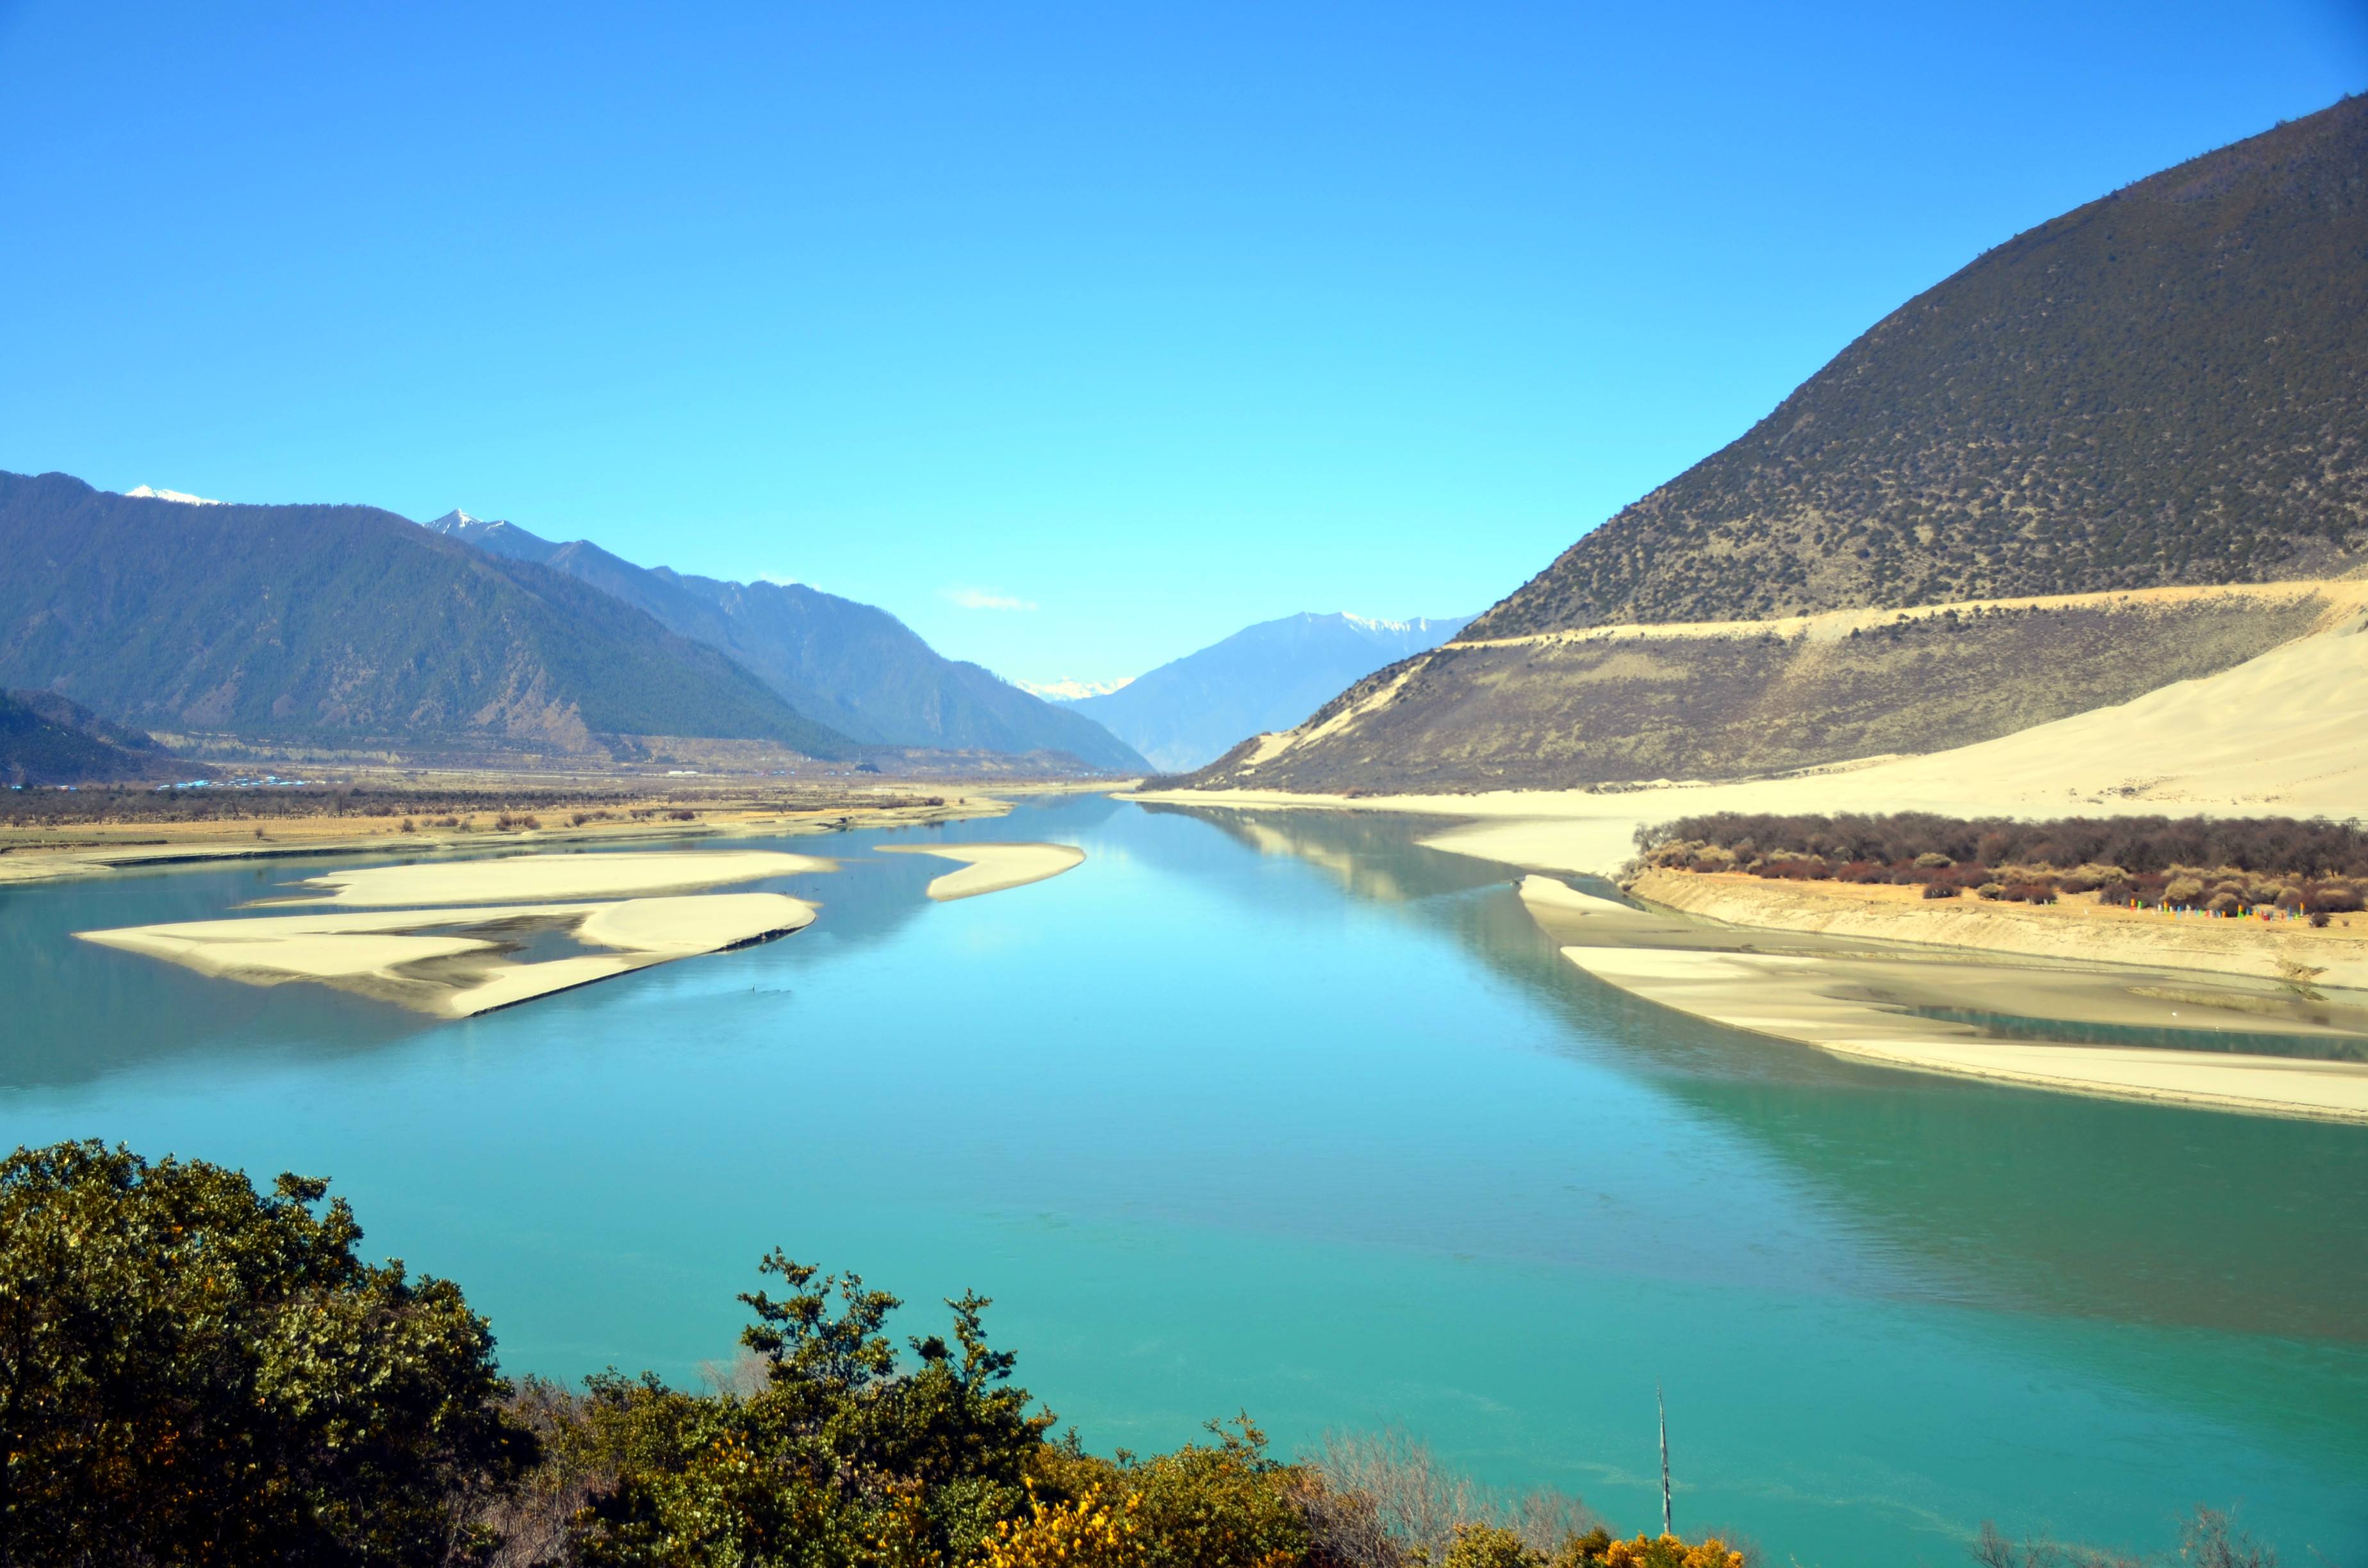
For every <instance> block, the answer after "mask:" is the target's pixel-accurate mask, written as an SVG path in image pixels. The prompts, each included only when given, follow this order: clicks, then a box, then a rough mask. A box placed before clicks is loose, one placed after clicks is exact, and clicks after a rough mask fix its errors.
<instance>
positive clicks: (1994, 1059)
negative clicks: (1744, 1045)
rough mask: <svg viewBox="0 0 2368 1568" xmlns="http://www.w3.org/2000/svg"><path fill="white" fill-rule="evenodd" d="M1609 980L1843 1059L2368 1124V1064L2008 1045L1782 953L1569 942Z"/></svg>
mask: <svg viewBox="0 0 2368 1568" xmlns="http://www.w3.org/2000/svg"><path fill="white" fill-rule="evenodd" d="M1563 956H1564V957H1565V958H1567V959H1568V960H1570V961H1571V962H1572V963H1574V964H1577V966H1578V967H1579V968H1581V969H1583V970H1585V971H1587V972H1588V973H1589V974H1592V975H1594V976H1595V977H1596V978H1597V979H1599V980H1602V981H1604V982H1606V983H1609V984H1612V985H1616V986H1618V987H1620V989H1622V990H1623V991H1626V992H1629V993H1631V994H1634V995H1637V996H1642V997H1644V998H1645V1000H1647V1001H1651V1002H1656V1003H1659V1004H1660V1005H1662V1006H1668V1007H1674V1008H1677V1009H1679V1011H1681V1012H1686V1013H1691V1014H1692V1015H1694V1016H1695V1017H1702V1018H1707V1019H1709V1020H1711V1021H1713V1022H1714V1023H1720V1024H1725V1025H1726V1026H1727V1027H1729V1028H1739V1029H1749V1030H1752V1031H1754V1032H1756V1033H1759V1034H1765V1035H1772V1036H1774V1037H1776V1038H1777V1039H1780V1040H1796V1041H1799V1042H1800V1043H1802V1044H1804V1045H1813V1046H1816V1047H1817V1048H1818V1049H1819V1050H1822V1051H1832V1052H1834V1053H1835V1054H1837V1055H1840V1056H1852V1057H1858V1058H1861V1059H1863V1060H1866V1061H1871V1062H1884V1063H1888V1064H1890V1065H1893V1066H1898V1067H1909V1068H1915V1069H1917V1070H1919V1071H1923V1072H1933V1073H1949V1074H1958V1075H1961V1076H1967V1077H1976V1078H1988V1079H1994V1080H1997V1081H1999V1082H2003V1083H2011V1084H2021V1085H2029V1086H2032V1087H2035V1088H2045V1089H2054V1090H2059V1091H2068V1092H2072V1093H2078V1094H2090V1095H2103V1096H2111V1097H2114V1098H2122V1099H2143V1100H2158V1101H2168V1102H2175V1103H2179V1104H2184V1105H2192V1106H2200V1107H2206V1108H2213V1109H2220V1110H2238V1111H2246V1112H2250V1113H2253V1114H2256V1115H2267V1116H2287V1117H2304V1118H2310V1119H2322V1120H2337V1121H2368V1064H2363V1063H2362V1062H2348V1061H2329V1060H2323V1059H2312V1058H2306V1057H2285V1056H2254V1055H2238V1054H2234V1053H2222V1052H2217V1051H2175V1050H2174V1051H2164V1050H2148V1049H2142V1048H2131V1047H2120V1046H2095V1045H2070V1044H2058V1043H2053V1042H2048V1041H2044V1040H2001V1039H1997V1038H1993V1037H1990V1036H1987V1035H1986V1034H1985V1033H1984V1032H1983V1031H1981V1030H1979V1029H1977V1028H1975V1027H1974V1026H1972V1025H1970V1024H1966V1023H1962V1022H1952V1021H1950V1020H1947V1019H1942V1018H1933V1017H1919V1016H1917V1015H1915V1014H1913V1013H1908V1012H1906V1011H1902V1010H1894V1009H1891V1008H1886V1007H1884V1006H1876V1005H1870V1003H1869V1002H1868V1001H1867V1000H1866V999H1864V998H1863V997H1862V996H1861V995H1857V994H1853V992H1854V990H1855V987H1854V986H1853V985H1852V984H1851V983H1850V979H1851V977H1850V976H1847V975H1844V974H1841V973H1839V972H1837V970H1836V966H1835V965H1834V964H1833V963H1832V962H1830V961H1829V960H1823V959H1818V958H1814V957H1803V956H1797V955H1791V954H1779V953H1742V952H1714V951H1713V952H1705V951H1684V950H1679V949H1622V948H1577V947H1573V948H1565V949H1563Z"/></svg>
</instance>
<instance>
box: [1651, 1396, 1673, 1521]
mask: <svg viewBox="0 0 2368 1568" xmlns="http://www.w3.org/2000/svg"><path fill="white" fill-rule="evenodd" d="M1653 1408H1654V1409H1656V1410H1657V1411H1659V1412H1660V1413H1661V1533H1662V1534H1663V1535H1675V1534H1677V1533H1678V1532H1677V1531H1676V1530H1675V1529H1674V1528H1671V1527H1670V1524H1669V1407H1668V1404H1667V1403H1665V1402H1664V1401H1663V1400H1662V1398H1661V1385H1660V1384H1658V1383H1655V1384H1654V1385H1653Z"/></svg>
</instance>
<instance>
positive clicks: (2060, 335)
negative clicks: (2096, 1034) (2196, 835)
mask: <svg viewBox="0 0 2368 1568" xmlns="http://www.w3.org/2000/svg"><path fill="white" fill-rule="evenodd" d="M2363 549H2368V97H2351V98H2346V99H2345V100H2343V101H2342V102H2340V103H2338V104H2336V105H2335V106H2333V107H2332V108H2327V109H2324V110H2322V111H2320V112H2319V113H2317V114H2314V115H2311V116H2309V117H2308V118H2306V119H2298V120H2294V121H2293V122H2291V123H2289V124H2285V125H2282V126H2279V127H2277V128H2276V129H2274V130H2272V131H2267V132H2264V133H2263V134H2261V135H2259V136H2255V137H2252V138H2250V139H2248V140H2247V141H2244V142H2237V143H2235V144H2233V145H2231V146H2228V147H2224V148H2222V149H2220V150H2219V151H2217V152H2214V153H2207V154H2205V155H2204V156H2203V157H2200V158H2196V159H2193V160H2192V161H2190V162H2188V163H2184V164H2181V165H2178V166H2177V167H2175V168H2171V169H2169V170H2166V171H2164V172H2163V173H2161V174H2158V175H2156V176H2152V177H2151V178H2147V179H2144V180H2140V181H2138V182H2137V183H2135V184H2134V185H2132V186H2129V187H2125V188H2123V189H2122V190H2119V191H2116V192H2114V193H2113V194H2112V195H2111V196H2108V197H2105V198H2104V199H2101V200H2098V201H2093V202H2090V203H2089V204H2088V205H2087V206H2085V207H2081V208H2078V209H2077V210H2074V211H2071V212H2067V213H2066V214H2065V215H2063V216H2062V217H2060V218H2056V219H2055V220H2053V221H2051V222H2046V223H2043V224H2041V225H2040V226H2039V227H2037V228H2035V229H2032V230H2031V231H2030V232H2028V233H2023V234H2021V235H2018V236H2016V237H2015V238H2014V239H2012V240H2009V241H2008V242H2007V243H2006V244H2002V245H1999V246H1998V247H1997V248H1996V249H1994V250H1991V251H1989V252H1987V253H1986V254H1985V255H1983V256H1980V257H1979V258H1978V259H1976V260H1975V261H1974V262H1973V263H1971V264H1970V265H1969V266H1967V267H1964V268H1963V269H1962V270H1960V271H1959V272H1957V273H1956V274H1954V275H1953V276H1952V277H1950V278H1946V279H1944V280H1943V281H1941V283H1939V284H1937V285H1935V286H1934V287H1933V288H1931V289H1930V290H1927V291H1925V292H1924V293H1922V294H1919V295H1918V296H1917V297H1916V298H1915V299H1913V300H1910V301H1907V303H1906V304H1905V305H1902V306H1901V307H1900V308H1899V309H1898V310H1896V311H1894V312H1892V313H1891V314H1889V315H1888V316H1885V317H1884V319H1883V320H1882V321H1881V322H1879V323H1877V324H1875V325H1874V326H1873V328H1872V329H1871V330H1869V331H1868V332H1867V333H1866V334H1865V335H1863V336H1861V337H1860V338H1859V339H1858V340H1857V341H1856V342H1854V343H1852V344H1851V345H1850V347H1847V348H1846V349H1844V350H1843V351H1842V352H1841V353H1840V354H1839V355H1838V356H1837V357H1836V358H1834V360H1833V361H1832V362H1831V363H1830V364H1828V365H1827V366H1826V367H1825V368H1824V369H1821V370H1819V371H1818V372H1817V373H1816V375H1814V376H1812V377H1811V378H1810V379H1809V380H1808V381H1805V382H1804V383H1803V384H1802V386H1801V387H1800V388H1799V389H1798V390H1797V391H1795V392H1793V394H1792V395H1791V396H1789V397H1787V398H1786V399H1785V400H1784V401H1783V402H1782V403H1779V404H1778V405H1777V406H1776V408H1775V410H1774V411H1773V412H1772V413H1770V415H1768V416H1767V417H1766V418H1765V419H1762V420H1761V421H1759V424H1757V425H1755V426H1752V428H1751V429H1750V431H1749V432H1748V433H1747V434H1746V435H1744V436H1743V437H1742V438H1740V439H1739V440H1736V442H1734V443H1733V444H1731V445H1729V446H1727V447H1726V448H1725V449H1722V450H1720V451H1718V452H1716V453H1713V455H1712V456H1710V457H1709V458H1707V459H1705V460H1702V462H1700V463H1697V464H1696V465H1694V466H1693V467H1692V468H1691V469H1689V470H1687V471H1686V472H1684V473H1682V474H1679V476H1678V477H1677V478H1676V479H1674V480H1671V481H1670V482H1669V483H1667V484H1665V485H1662V486H1661V487H1660V488H1658V489H1656V490H1655V491H1654V492H1652V493H1651V494H1648V495H1646V496H1645V497H1644V498H1643V499H1641V500H1639V501H1637V502H1635V503H1634V505H1632V506H1628V507H1626V508H1625V509H1624V510H1622V512H1621V513H1619V515H1617V516H1616V517H1612V518H1611V520H1609V521H1608V522H1605V523H1604V524H1602V525H1601V526H1600V527H1599V528H1596V529H1594V530H1593V531H1592V532H1590V533H1588V534H1587V535H1586V536H1585V537H1583V538H1582V539H1580V540H1579V541H1578V542H1577V543H1576V544H1574V545H1573V546H1571V547H1570V549H1569V550H1567V551H1565V552H1564V553H1563V555H1562V556H1561V557H1560V558H1559V559H1558V560H1556V561H1555V562H1554V564H1553V565H1551V566H1549V567H1548V568H1547V569H1546V570H1545V571H1544V572H1543V573H1541V574H1539V575H1538V576H1537V577H1535V578H1534V579H1532V580H1531V582H1530V583H1528V584H1527V585H1524V586H1523V587H1521V588H1520V589H1519V590H1518V591H1516V592H1515V593H1513V594H1512V595H1511V596H1510V597H1508V598H1506V599H1505V600H1504V601H1503V602H1502V603H1500V604H1498V605H1497V607H1496V608H1493V609H1491V610H1490V611H1489V612H1488V613H1487V614H1486V615H1484V616H1482V617H1481V618H1480V619H1479V620H1478V621H1477V622H1475V623H1474V625H1473V626H1472V627H1471V628H1470V629H1469V630H1468V631H1467V632H1466V636H1467V637H1468V638H1471V639H1475V640H1476V639H1480V638H1489V637H1509V636H1518V635H1522V634H1527V633H1533V632H1542V631H1562V630H1565V629H1570V628H1577V627H1589V626H1611V625H1620V624H1625V623H1654V622H1669V621H1698V620H1731V619H1765V618H1769V617H1774V616H1783V615H1794V614H1802V613H1809V612H1814V611H1818V610H1828V609H1845V608H1867V607H1876V606H1911V605H1923V604H1941V603H1947V602H1952V601H1956V600H1964V599H1973V598H1981V597H2006V596H2022V595H2037V594H2069V593H2093V592H2101V591H2105V590H2109V589H2117V588H2133V587H2146V586H2155V585H2179V584H2208V583H2245V582H2267V581H2274V580H2278V579H2281V578H2306V577H2314V576H2322V575H2328V576H2331V575H2336V574H2340V573H2341V572H2343V571H2345V570H2348V569H2349V568H2351V567H2352V566H2354V565H2356V564H2358V563H2359V562H2361V561H2362V559H2363V556H2362V551H2363Z"/></svg>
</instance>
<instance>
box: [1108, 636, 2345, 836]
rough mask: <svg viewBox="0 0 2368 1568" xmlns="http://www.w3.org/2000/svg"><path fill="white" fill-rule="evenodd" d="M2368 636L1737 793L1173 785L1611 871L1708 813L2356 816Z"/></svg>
mask: <svg viewBox="0 0 2368 1568" xmlns="http://www.w3.org/2000/svg"><path fill="white" fill-rule="evenodd" d="M2362 735H2368V634H2363V627H2362V622H2361V621H2360V620H2358V619H2352V620H2350V621H2348V622H2346V623H2345V624H2344V625H2343V626H2342V627H2340V628H2338V629H2336V630H2333V631H2324V632H2320V633H2317V634H2316V635H2313V636H2309V637H2303V638H2298V639H2296V640H2295V641H2294V642H2289V643H2286V644H2285V645H2284V646H2283V647H2280V648H2276V649H2273V650H2271V652H2269V653H2264V654H2262V655H2261V656H2260V658H2257V659H2252V660H2248V662H2246V663H2245V664H2242V665H2237V666H2236V667H2235V668H2234V669H2229V670H2225V671H2223V672H2221V673H2220V674H2218V675H2215V676H2209V677H2207V678H2205V679H2202V680H2192V681H2180V682H2179V683H2177V684H2175V685H2171V686H2167V687H2161V688H2160V689H2158V690H2156V691H2151V692H2148V693H2147V694H2146V696H2144V697H2141V698H2138V699H2136V700H2135V701H2132V702H2125V703H2123V704H2121V705H2120V706H2118V707H2113V708H2100V709H2095V710H2090V711H2089V712H2086V713H2078V714H2075V715H2073V716H2072V717H2071V718H2068V719H2062V720H2058V721H2056V722H2055V723H2052V724H2043V725H2040V726H2038V727H2037V728H2035V729H2030V730H2024V731H2021V732H2019V733H2015V734H2011V735H2007V736H2004V737H2002V738H2000V739H1998V740H1993V741H1985V742H1983V743H1981V744H1978V745H1970V746H1962V747H1959V748H1957V749H1955V750H1953V751H1946V752H1936V753H1933V754H1931V755H1930V756H1901V757H1885V758H1872V759H1869V760H1867V761H1864V762H1860V763H1852V764H1842V765H1838V766H1836V767H1828V768H1820V769H1816V770H1813V771H1810V772H1806V773H1802V774H1797V775H1789V776H1786V777H1782V778H1760V779H1752V780H1748V781H1744V782H1739V783H1687V782H1679V781H1669V782H1662V783H1657V784H1653V785H1648V786H1640V787H1637V788H1634V789H1623V790H1602V791H1600V792H1599V791H1594V790H1560V791H1541V790H1507V791H1503V792H1499V793H1494V794H1476V795H1388V796H1361V797H1357V798H1354V799H1350V798H1347V797H1342V796H1337V795H1302V794H1292V793H1287V792H1284V791H1281V790H1163V791H1157V792H1146V793H1144V795H1143V796H1142V797H1140V798H1142V799H1144V800H1152V801H1167V802H1172V803H1174V804H1177V805H1183V806H1199V807H1215V808H1224V807H1227V806H1255V807H1260V808H1271V807H1285V808H1303V809H1305V808H1314V809H1331V810H1355V811H1394V812H1407V813H1414V814H1420V815H1427V816H1445V817H1461V818H1464V819H1467V820H1466V823H1465V824H1464V825H1462V826H1458V827H1453V828H1450V829H1447V830H1445V831H1442V832H1440V833H1438V834H1436V835H1431V836H1429V837H1427V838H1425V839H1424V840H1423V841H1422V842H1423V843H1424V844H1425V845H1427V846H1429V847H1431V848H1434V849H1445V850H1450V851H1453V852H1455V853H1459V854H1466V855H1475V856H1479V857H1481V858H1485V859H1491V860H1500V861H1504V862H1506V863H1508V864H1510V865H1516V866H1522V867H1527V868H1530V869H1536V870H1545V871H1576V872H1580V873H1585V874H1590V875H1597V876H1609V875H1611V874H1612V873H1613V872H1615V871H1616V870H1618V869H1619V868H1620V867H1621V866H1622V864H1624V863H1625V862H1626V861H1627V860H1628V859H1629V858H1630V857H1632V856H1633V855H1634V853H1635V834H1636V830H1637V829H1638V828H1639V827H1643V826H1646V825H1650V824H1658V823H1665V822H1668V821H1670V820H1672V819H1673V818H1676V817H1680V816H1688V815H1692V814H1696V813H1699V812H1720V811H1736V812H1897V811H1929V812H1941V813H1944V814H1946V815H1951V816H1987V815H2004V816H2024V817H2034V816H2049V817H2052V816H2066V815H2076V814H2077V815H2089V816H2101V815H2141V814H2143V815H2153V814H2157V813H2160V814H2169V815H2173V816H2179V815H2193V814H2216V815H2227V816H2245V815H2293V816H2314V815H2321V814H2324V815H2328V816H2333V817H2347V816H2351V815H2355V814H2357V813H2358V812H2359V811H2360V809H2361V803H2362V801H2368V744H2363V743H2362V739H2361V737H2362Z"/></svg>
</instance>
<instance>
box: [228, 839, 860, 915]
mask: <svg viewBox="0 0 2368 1568" xmlns="http://www.w3.org/2000/svg"><path fill="white" fill-rule="evenodd" d="M837 869H838V863H837V861H835V860H825V859H822V858H817V857H815V856H812V855H789V854H784V853H782V852H780V851H779V850H772V849H707V850H698V849H680V850H663V849H660V850H632V851H620V852H618V853H616V854H600V855H518V856H509V857H505V858H501V859H493V860H443V861H420V862H416V863H414V864H411V865H407V866H371V867H369V868H366V869H361V870H354V871H331V872H328V873H326V874H324V875H322V876H318V877H307V878H305V879H304V880H303V881H302V882H300V883H298V884H296V885H297V886H298V887H299V888H313V889H321V890H324V891H323V892H314V893H303V892H299V893H296V894H295V895H294V896H290V897H283V898H278V899H269V900H259V901H257V902H258V903H270V904H283V905H284V904H295V903H335V904H342V905H345V906H347V907H350V908H364V909H385V908H392V907H394V906H397V905H406V904H417V905H421V906H427V905H442V904H454V903H524V902H529V901H537V900H542V899H586V898H621V897H637V896H640V895H644V894H650V893H666V892H689V891H690V890H692V889H694V888H712V887H722V886H724V885H725V884H727V883H731V882H752V881H758V880H759V879H762V878H765V877H789V876H796V875H800V874H802V873H806V872H814V871H835V870H837Z"/></svg>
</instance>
